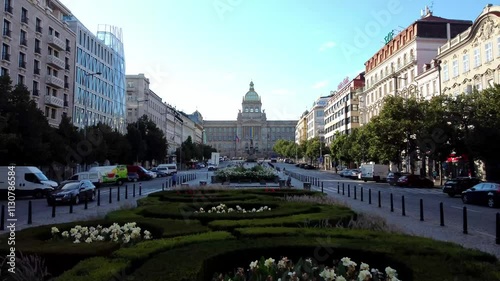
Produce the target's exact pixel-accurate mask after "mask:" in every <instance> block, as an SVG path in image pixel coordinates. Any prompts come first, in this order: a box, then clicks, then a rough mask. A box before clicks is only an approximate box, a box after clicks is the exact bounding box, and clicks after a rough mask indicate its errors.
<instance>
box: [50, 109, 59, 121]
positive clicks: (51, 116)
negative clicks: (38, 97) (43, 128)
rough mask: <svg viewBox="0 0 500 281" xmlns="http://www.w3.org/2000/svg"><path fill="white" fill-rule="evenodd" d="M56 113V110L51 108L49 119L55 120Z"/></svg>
mask: <svg viewBox="0 0 500 281" xmlns="http://www.w3.org/2000/svg"><path fill="white" fill-rule="evenodd" d="M56 112H57V110H56V109H55V108H52V110H51V112H50V113H51V114H50V118H52V119H56Z"/></svg>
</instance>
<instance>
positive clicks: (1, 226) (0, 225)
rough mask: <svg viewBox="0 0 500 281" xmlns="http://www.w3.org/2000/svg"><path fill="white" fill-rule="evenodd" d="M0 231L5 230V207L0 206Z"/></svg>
mask: <svg viewBox="0 0 500 281" xmlns="http://www.w3.org/2000/svg"><path fill="white" fill-rule="evenodd" d="M0 220H1V221H0V230H5V205H2V214H1V215H0Z"/></svg>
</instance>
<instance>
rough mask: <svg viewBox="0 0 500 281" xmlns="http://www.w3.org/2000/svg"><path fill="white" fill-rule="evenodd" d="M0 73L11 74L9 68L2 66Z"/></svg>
mask: <svg viewBox="0 0 500 281" xmlns="http://www.w3.org/2000/svg"><path fill="white" fill-rule="evenodd" d="M0 75H1V76H4V75H9V70H8V69H7V68H4V67H2V68H1V73H0Z"/></svg>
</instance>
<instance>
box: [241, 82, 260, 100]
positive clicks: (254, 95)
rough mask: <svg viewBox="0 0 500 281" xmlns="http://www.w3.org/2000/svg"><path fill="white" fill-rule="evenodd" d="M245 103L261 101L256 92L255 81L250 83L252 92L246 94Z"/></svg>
mask: <svg viewBox="0 0 500 281" xmlns="http://www.w3.org/2000/svg"><path fill="white" fill-rule="evenodd" d="M244 100H245V101H260V97H259V95H258V94H257V93H256V92H255V90H254V88H253V81H250V90H248V92H247V93H246V94H245V98H244Z"/></svg>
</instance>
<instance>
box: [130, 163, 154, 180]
mask: <svg viewBox="0 0 500 281" xmlns="http://www.w3.org/2000/svg"><path fill="white" fill-rule="evenodd" d="M127 170H128V173H137V174H138V175H139V180H150V179H152V178H153V175H152V174H151V173H150V172H149V171H148V170H146V169H144V168H143V167H142V166H137V165H129V166H127ZM128 173H127V174H128Z"/></svg>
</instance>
